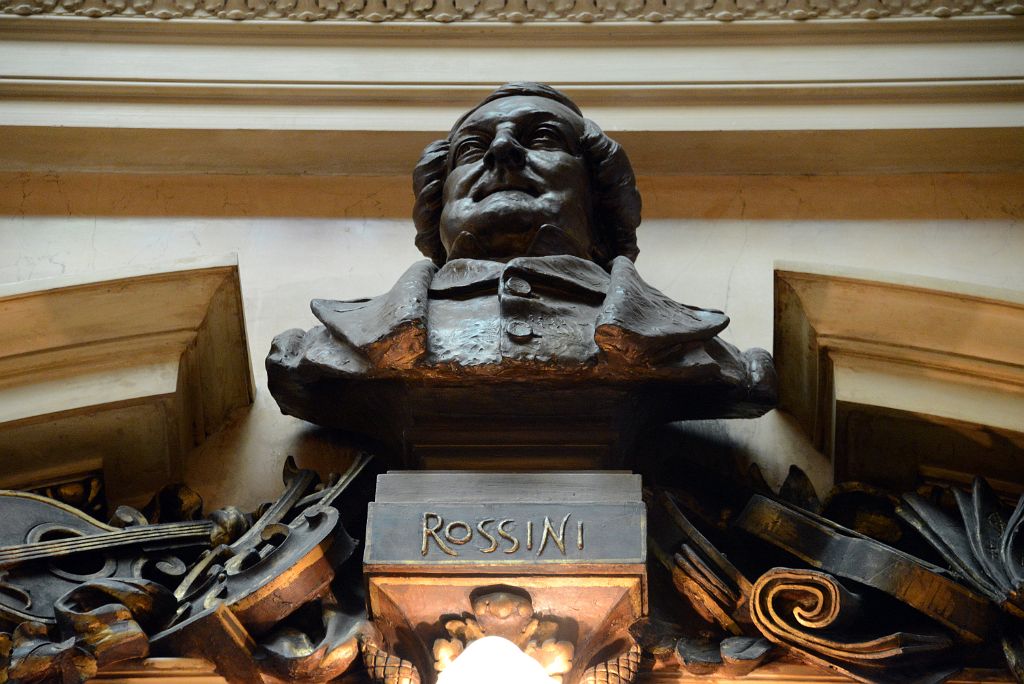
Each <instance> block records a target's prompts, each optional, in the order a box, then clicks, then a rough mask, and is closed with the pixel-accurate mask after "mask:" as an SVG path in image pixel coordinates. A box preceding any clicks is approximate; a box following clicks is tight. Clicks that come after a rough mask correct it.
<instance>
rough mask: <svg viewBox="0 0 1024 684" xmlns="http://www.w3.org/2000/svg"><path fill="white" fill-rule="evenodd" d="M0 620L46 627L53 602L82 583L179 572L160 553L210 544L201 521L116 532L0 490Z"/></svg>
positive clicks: (207, 526) (58, 506)
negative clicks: (37, 624)
mask: <svg viewBox="0 0 1024 684" xmlns="http://www.w3.org/2000/svg"><path fill="white" fill-rule="evenodd" d="M0 511H3V516H0V622H10V623H18V622H21V621H23V620H36V621H39V622H43V623H46V624H53V623H54V621H55V620H54V615H53V604H54V603H55V602H56V600H57V599H58V598H60V597H61V596H63V595H64V594H65V593H67V592H68V591H70V590H71V589H74V588H75V587H77V586H78V585H80V584H81V583H82V582H85V581H88V580H93V579H101V578H107V577H148V578H150V579H154V578H159V577H160V576H161V575H174V574H176V573H183V572H184V569H185V567H184V564H183V563H182V562H181V560H180V559H178V558H176V557H173V556H168V555H166V554H165V553H164V552H166V551H169V550H171V549H181V548H186V547H195V548H201V547H204V546H209V545H210V536H211V533H212V532H213V527H214V525H213V523H212V522H210V521H208V520H202V521H194V522H180V523H166V524H160V525H139V526H137V527H129V528H125V529H119V528H116V527H111V526H110V525H105V524H103V523H101V522H99V521H98V520H95V519H94V518H91V517H89V516H88V515H86V514H84V513H82V512H81V511H78V510H76V509H74V508H72V507H70V506H67V505H65V504H62V503H60V502H58V501H54V500H52V499H47V498H46V497H42V496H37V495H35V494H29V493H26V492H16V491H5V490H0Z"/></svg>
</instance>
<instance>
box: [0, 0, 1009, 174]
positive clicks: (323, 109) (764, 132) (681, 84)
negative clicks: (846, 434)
mask: <svg viewBox="0 0 1024 684" xmlns="http://www.w3.org/2000/svg"><path fill="white" fill-rule="evenodd" d="M10 1H20V0H0V3H2V2H10ZM31 1H32V2H35V1H36V0H31ZM146 1H147V2H153V3H159V2H165V3H166V2H182V1H183V0H146ZM218 1H219V0H218ZM227 1H234V0H227ZM287 1H289V2H291V1H292V0H287ZM381 1H382V2H387V1H389V0H381ZM580 1H581V2H582V1H583V0H580ZM586 1H587V2H589V1H590V0H586ZM659 1H660V0H659ZM728 1H729V2H734V0H728ZM735 1H736V2H740V3H741V4H742V2H744V1H745V0H735ZM800 1H801V2H803V1H804V0H800ZM816 1H818V0H807V2H811V3H813V2H816ZM861 1H862V2H873V3H884V2H886V1H887V0H861ZM936 1H938V0H936ZM942 1H943V2H944V1H945V0H942ZM1005 1H1007V2H1009V1H1011V0H1005ZM1012 1H1014V2H1016V1H1017V0H1012ZM82 2H83V3H94V4H95V3H102V4H104V6H106V3H113V4H116V5H117V6H118V7H120V6H121V5H122V4H123V3H121V0H82ZM933 4H934V3H933ZM84 6H85V5H84V4H82V5H81V7H84ZM125 6H127V5H125ZM154 6H155V5H154ZM482 6H483V5H481V7H482ZM844 6H845V5H844ZM880 6H881V5H880ZM53 7H54V8H56V7H57V5H56V4H54V5H53ZM765 7H767V5H765ZM773 7H774V5H773ZM780 7H781V5H780ZM922 7H932V5H927V6H925V5H922ZM9 9H10V5H9V6H8V10H9ZM780 11H782V10H780ZM1022 38H1024V18H1021V17H1015V16H1010V15H999V16H996V15H992V16H980V15H978V16H976V15H971V14H969V13H968V15H967V16H959V17H955V18H953V19H951V20H942V19H937V18H935V17H930V18H916V19H915V18H912V17H893V18H890V19H886V20H884V21H869V20H866V19H849V18H847V19H828V20H823V21H817V22H815V21H810V22H797V21H792V20H760V19H758V20H752V21H747V22H744V21H735V22H727V23H722V22H719V21H710V22H709V21H689V20H687V21H676V22H661V23H657V24H654V23H650V22H645V21H612V22H595V23H589V24H588V23H580V22H574V21H570V20H567V19H565V18H562V19H557V20H556V19H552V20H548V19H544V20H540V21H536V22H527V23H525V24H510V23H503V22H499V21H489V22H488V21H467V22H455V23H453V24H440V23H438V22H435V21H428V20H415V21H394V22H385V23H382V24H374V23H372V22H365V21H334V20H327V21H320V22H313V23H307V22H298V21H287V20H263V19H252V20H245V21H240V22H232V21H227V20H219V19H209V18H208V19H198V18H188V17H186V18H181V19H174V20H171V21H159V20H156V19H146V18H140V17H134V18H133V17H127V18H126V17H121V16H109V17H104V18H102V19H100V20H95V19H88V18H85V17H77V16H49V15H40V16H30V17H20V16H11V15H7V16H2V15H0V62H2V63H3V64H4V74H3V76H0V122H2V123H0V146H2V149H4V154H3V155H0V170H4V171H32V172H44V173H49V172H77V171H86V172H89V171H124V172H129V173H149V172H160V173H165V172H166V173H199V174H203V173H246V174H249V173H260V174H295V173H301V174H318V175H353V174H369V175H380V174H383V175H387V174H392V173H406V172H408V170H409V169H410V168H411V167H412V166H413V164H415V161H416V159H417V158H418V156H419V153H420V151H421V150H422V149H423V146H424V145H425V144H426V143H427V142H429V141H431V140H434V139H436V138H437V137H439V136H441V135H444V134H445V133H446V132H447V130H448V127H449V126H450V125H451V123H452V122H453V121H454V120H456V119H457V118H458V116H459V115H460V114H461V113H462V112H464V111H465V110H466V109H467V108H468V107H470V106H472V105H473V104H475V103H476V102H479V101H480V100H481V99H482V98H483V97H484V95H486V94H487V93H488V92H490V91H491V90H492V89H493V88H494V87H495V86H496V85H497V84H500V83H502V82H506V81H513V80H540V81H544V82H546V83H550V84H552V85H554V86H555V87H557V88H559V89H561V90H563V91H564V92H566V93H567V94H568V95H569V96H570V97H572V98H574V99H575V100H576V101H577V102H578V103H579V104H580V106H581V107H582V109H583V110H584V112H585V113H586V114H587V115H588V116H589V117H590V118H592V119H593V120H595V121H597V122H599V123H600V125H601V126H602V128H604V129H605V130H606V131H608V132H610V133H611V134H613V135H614V136H615V137H616V139H619V140H620V142H622V143H623V144H624V145H626V146H627V149H628V150H629V152H630V156H631V158H632V159H633V160H634V163H635V164H636V166H637V170H638V171H639V172H640V173H648V174H679V173H682V174H685V173H696V174H748V173H750V174H761V173H770V174H803V173H851V174H858V173H861V174H864V173H867V174H871V173H929V172H930V173H947V172H1017V171H1020V170H1024V66H1022V65H1024V40H1022ZM595 64H600V68H595Z"/></svg>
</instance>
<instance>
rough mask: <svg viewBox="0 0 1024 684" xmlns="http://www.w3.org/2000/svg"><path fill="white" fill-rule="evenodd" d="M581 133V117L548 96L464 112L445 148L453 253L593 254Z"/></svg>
mask: <svg viewBox="0 0 1024 684" xmlns="http://www.w3.org/2000/svg"><path fill="white" fill-rule="evenodd" d="M583 133H584V123H583V118H582V117H580V116H579V115H577V114H576V113H575V112H573V111H572V110H571V109H569V108H568V107H565V106H564V105H562V104H560V103H558V102H556V101H554V100H551V99H548V98H546V97H526V96H513V97H504V98H501V99H498V100H495V101H493V102H489V103H487V104H486V105H484V106H483V107H480V108H479V109H477V110H476V111H475V112H473V113H472V114H471V115H470V116H469V117H467V118H466V120H465V121H464V122H463V123H462V125H461V126H460V127H459V129H458V130H457V131H455V133H454V135H453V136H452V138H451V146H450V149H449V153H448V176H447V178H446V180H445V184H444V209H443V210H442V213H441V242H442V244H443V245H444V247H445V249H446V250H447V252H448V259H457V258H462V257H473V258H485V259H494V260H498V261H507V260H509V259H512V258H515V257H518V256H526V255H529V256H545V255H550V254H573V255H575V256H579V257H583V258H590V256H591V248H592V246H593V241H594V237H593V234H592V232H591V216H590V211H591V210H590V207H591V201H590V187H589V185H590V183H589V172H588V169H587V165H586V162H585V161H584V160H583V157H582V153H581V150H580V140H581V139H582V137H583ZM542 227H544V228H543V230H541V228H542Z"/></svg>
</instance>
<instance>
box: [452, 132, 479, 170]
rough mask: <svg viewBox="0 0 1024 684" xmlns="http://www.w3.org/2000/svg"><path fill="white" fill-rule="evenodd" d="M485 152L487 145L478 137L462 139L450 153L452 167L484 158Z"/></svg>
mask: <svg viewBox="0 0 1024 684" xmlns="http://www.w3.org/2000/svg"><path fill="white" fill-rule="evenodd" d="M486 151H487V144H486V142H485V141H484V140H483V138H480V137H479V136H473V137H470V138H463V139H462V140H460V141H459V142H458V143H457V144H456V145H455V149H454V150H453V151H452V166H459V165H460V164H470V163H472V162H475V161H477V160H478V159H480V158H481V157H483V156H484V152H486Z"/></svg>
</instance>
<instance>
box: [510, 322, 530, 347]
mask: <svg viewBox="0 0 1024 684" xmlns="http://www.w3.org/2000/svg"><path fill="white" fill-rule="evenodd" d="M505 332H507V333H508V336H509V337H511V338H512V339H513V340H515V341H516V342H526V341H527V340H528V339H530V338H531V337H533V328H531V327H530V324H529V323H527V322H526V321H510V322H509V324H508V326H506V328H505Z"/></svg>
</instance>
